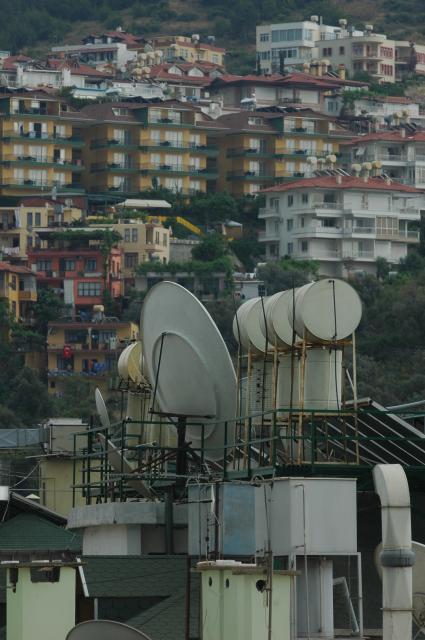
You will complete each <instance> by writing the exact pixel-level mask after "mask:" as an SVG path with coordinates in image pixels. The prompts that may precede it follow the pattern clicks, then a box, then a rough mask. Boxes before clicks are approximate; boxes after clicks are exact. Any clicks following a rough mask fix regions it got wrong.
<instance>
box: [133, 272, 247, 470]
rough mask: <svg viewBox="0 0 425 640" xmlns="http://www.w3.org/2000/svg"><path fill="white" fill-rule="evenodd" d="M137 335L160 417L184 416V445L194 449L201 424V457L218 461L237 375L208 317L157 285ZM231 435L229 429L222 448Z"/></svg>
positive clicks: (183, 293)
mask: <svg viewBox="0 0 425 640" xmlns="http://www.w3.org/2000/svg"><path fill="white" fill-rule="evenodd" d="M140 333H141V337H142V341H143V348H144V355H145V360H146V368H147V372H148V376H149V380H150V381H151V384H152V386H154V387H156V400H157V402H158V404H159V407H160V409H161V411H162V412H164V413H168V414H172V415H177V416H187V431H186V439H187V440H188V441H190V442H192V445H193V446H194V447H196V448H198V447H200V446H201V442H202V433H201V427H200V426H198V425H199V423H204V424H205V429H204V447H205V455H206V457H208V458H210V459H220V458H222V457H223V445H224V422H225V421H226V420H234V418H235V416H236V396H237V393H236V375H235V370H234V367H233V363H232V360H231V358H230V355H229V352H228V350H227V347H226V345H225V343H224V340H223V338H222V337H221V334H220V332H219V330H218V329H217V326H216V324H215V323H214V321H213V319H212V318H211V316H210V314H209V313H208V311H207V310H206V309H205V307H204V306H203V305H202V304H201V303H200V302H199V300H198V299H197V298H196V297H195V296H194V295H193V294H192V293H190V291H188V290H187V289H185V288H184V287H182V286H180V285H178V284H176V283H174V282H160V283H159V284H157V285H155V286H154V287H153V288H152V289H151V290H150V291H149V293H148V294H147V296H146V298H145V301H144V304H143V307H142V313H141V316H140ZM203 416H208V419H204V418H203ZM193 423H198V424H193ZM232 433H233V425H229V429H228V443H227V444H231V437H232V436H231V434H232Z"/></svg>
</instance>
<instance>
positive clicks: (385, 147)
mask: <svg viewBox="0 0 425 640" xmlns="http://www.w3.org/2000/svg"><path fill="white" fill-rule="evenodd" d="M341 145H342V146H341V150H342V151H344V149H346V153H345V156H343V162H344V165H345V166H346V168H350V166H351V164H362V163H363V162H373V161H374V160H379V161H380V162H381V163H382V173H384V174H385V175H386V176H388V177H390V178H391V179H392V180H396V181H397V182H401V183H403V184H407V185H410V186H414V187H416V188H418V189H425V133H424V132H422V131H415V132H413V133H411V132H409V131H408V130H406V128H404V127H401V128H400V129H398V130H396V131H380V132H378V133H370V134H366V135H363V136H357V137H355V138H353V139H352V140H348V141H347V142H346V141H343V142H342V143H341Z"/></svg>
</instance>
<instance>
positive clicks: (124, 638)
mask: <svg viewBox="0 0 425 640" xmlns="http://www.w3.org/2000/svg"><path fill="white" fill-rule="evenodd" d="M66 640H151V638H150V637H149V636H147V635H146V634H145V633H143V632H142V631H138V630H137V629H135V628H134V627H129V626H128V625H127V624H123V623H122V622H114V621H112V620H88V621H87V622H81V623H80V624H77V626H76V627H74V628H73V629H71V631H69V633H68V635H67V636H66Z"/></svg>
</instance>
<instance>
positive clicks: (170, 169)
mask: <svg viewBox="0 0 425 640" xmlns="http://www.w3.org/2000/svg"><path fill="white" fill-rule="evenodd" d="M141 172H142V173H146V174H147V173H159V174H161V173H164V174H175V175H189V176H196V177H199V178H205V179H207V180H212V179H215V178H217V176H218V174H217V172H216V171H211V170H210V169H208V168H207V167H202V168H197V167H195V166H191V165H189V166H188V165H183V164H165V163H164V164H162V163H160V164H146V165H142V167H141Z"/></svg>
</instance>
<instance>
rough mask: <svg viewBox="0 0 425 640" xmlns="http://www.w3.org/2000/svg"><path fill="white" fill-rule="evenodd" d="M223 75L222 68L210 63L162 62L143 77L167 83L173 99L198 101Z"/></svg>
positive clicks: (147, 71)
mask: <svg viewBox="0 0 425 640" xmlns="http://www.w3.org/2000/svg"><path fill="white" fill-rule="evenodd" d="M223 73H224V70H223V68H222V67H220V66H218V65H216V64H212V63H210V62H208V63H207V62H161V63H160V64H153V65H152V66H150V67H147V69H146V71H145V72H143V75H144V76H145V77H148V78H150V80H152V81H153V82H155V83H162V84H164V83H165V84H166V86H167V90H168V95H169V96H171V97H175V98H180V99H182V98H183V99H184V98H186V99H187V100H195V101H198V100H200V99H201V98H203V96H204V94H205V92H206V90H207V89H208V90H209V86H210V84H211V82H212V81H213V80H214V79H215V78H218V77H220V76H222V75H223ZM145 74H146V75H145Z"/></svg>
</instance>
